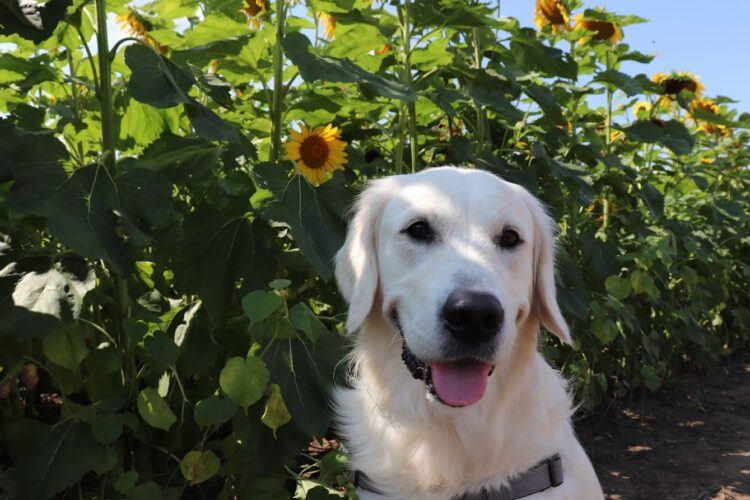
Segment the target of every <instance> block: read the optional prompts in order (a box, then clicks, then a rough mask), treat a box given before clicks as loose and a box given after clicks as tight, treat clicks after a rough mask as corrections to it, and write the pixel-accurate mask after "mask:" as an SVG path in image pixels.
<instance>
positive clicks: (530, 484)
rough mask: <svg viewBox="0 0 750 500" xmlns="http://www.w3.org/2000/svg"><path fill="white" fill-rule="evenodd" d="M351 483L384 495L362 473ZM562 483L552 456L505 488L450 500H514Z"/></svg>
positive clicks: (559, 468) (556, 460) (560, 470)
mask: <svg viewBox="0 0 750 500" xmlns="http://www.w3.org/2000/svg"><path fill="white" fill-rule="evenodd" d="M353 482H354V485H355V486H357V487H358V488H360V489H362V490H365V491H369V492H370V493H376V494H379V495H384V493H383V492H382V491H381V490H379V489H378V488H377V486H375V484H374V483H373V482H372V480H371V479H370V478H369V477H367V475H366V474H365V473H364V472H362V471H355V472H354V480H353ZM562 483H563V468H562V460H561V459H560V455H558V454H554V455H552V456H551V457H549V458H546V459H544V460H542V461H541V462H539V463H538V464H537V465H535V466H534V467H532V468H531V469H529V470H527V471H526V472H524V473H522V474H519V475H517V476H515V477H513V478H512V479H510V481H508V484H507V485H506V486H504V487H502V488H500V489H494V488H493V489H491V490H486V489H482V490H481V491H478V492H475V493H464V494H463V495H460V496H454V497H453V498H452V499H451V500H515V499H516V498H523V497H527V496H529V495H533V494H534V493H539V492H541V491H544V490H546V489H548V488H555V487H557V486H560V485H561V484H562Z"/></svg>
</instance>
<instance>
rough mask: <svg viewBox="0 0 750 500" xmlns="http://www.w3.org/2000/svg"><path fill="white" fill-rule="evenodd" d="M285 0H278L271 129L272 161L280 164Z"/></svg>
mask: <svg viewBox="0 0 750 500" xmlns="http://www.w3.org/2000/svg"><path fill="white" fill-rule="evenodd" d="M282 40H284V0H276V45H275V46H274V52H273V109H272V110H271V113H272V118H273V128H272V129H271V161H272V162H278V161H279V158H280V156H281V115H282V112H283V109H282V108H283V104H284V99H283V95H282V93H283V92H284V81H283V77H284V75H283V73H284V67H283V66H284V54H283V51H282V46H281V42H282Z"/></svg>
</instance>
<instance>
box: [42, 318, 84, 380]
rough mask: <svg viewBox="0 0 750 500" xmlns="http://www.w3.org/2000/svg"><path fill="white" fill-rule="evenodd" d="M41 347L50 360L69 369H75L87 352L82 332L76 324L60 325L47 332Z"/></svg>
mask: <svg viewBox="0 0 750 500" xmlns="http://www.w3.org/2000/svg"><path fill="white" fill-rule="evenodd" d="M42 347H43V348H44V355H45V356H47V358H49V360H50V361H52V362H53V363H56V364H58V365H60V366H62V367H64V368H67V369H68V370H71V371H76V370H77V369H78V365H80V364H81V362H82V361H83V360H84V359H85V358H86V356H87V355H88V353H89V349H88V347H86V342H85V335H84V332H83V330H81V329H80V328H79V327H78V326H76V325H65V326H61V327H60V328H57V329H55V330H52V331H51V332H49V333H47V335H45V336H44V339H43V340H42Z"/></svg>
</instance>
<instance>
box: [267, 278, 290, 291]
mask: <svg viewBox="0 0 750 500" xmlns="http://www.w3.org/2000/svg"><path fill="white" fill-rule="evenodd" d="M291 284H292V282H291V281H289V280H285V279H278V280H273V281H272V282H270V283H269V284H268V286H269V287H270V288H272V289H274V290H283V289H285V288H289V285H291Z"/></svg>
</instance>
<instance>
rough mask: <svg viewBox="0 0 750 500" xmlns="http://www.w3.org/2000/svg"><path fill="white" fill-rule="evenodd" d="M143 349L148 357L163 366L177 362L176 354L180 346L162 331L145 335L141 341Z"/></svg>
mask: <svg viewBox="0 0 750 500" xmlns="http://www.w3.org/2000/svg"><path fill="white" fill-rule="evenodd" d="M143 349H144V350H145V351H146V355H147V356H148V357H149V358H151V359H153V360H154V361H156V362H158V363H159V364H160V365H162V367H163V368H165V367H168V366H174V365H175V363H176V362H177V355H178V354H179V353H180V348H179V347H177V345H176V344H175V343H174V341H173V340H172V338H171V337H170V336H169V335H167V334H166V333H164V332H162V331H157V332H156V333H154V334H153V335H151V336H149V337H146V339H145V340H144V341H143Z"/></svg>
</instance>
